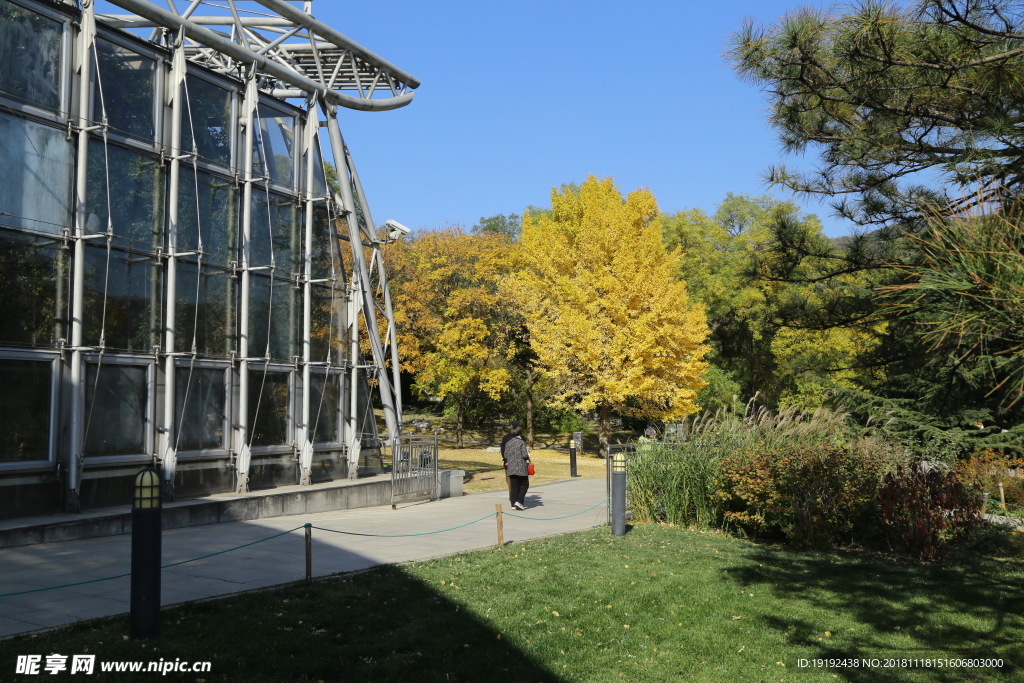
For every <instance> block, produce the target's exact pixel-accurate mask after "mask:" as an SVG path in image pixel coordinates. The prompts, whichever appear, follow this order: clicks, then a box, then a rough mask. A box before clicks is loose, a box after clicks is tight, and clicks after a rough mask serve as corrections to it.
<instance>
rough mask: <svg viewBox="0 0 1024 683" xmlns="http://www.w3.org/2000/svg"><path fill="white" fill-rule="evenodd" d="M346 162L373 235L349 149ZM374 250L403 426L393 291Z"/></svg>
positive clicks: (375, 247)
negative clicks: (392, 303) (392, 304)
mask: <svg viewBox="0 0 1024 683" xmlns="http://www.w3.org/2000/svg"><path fill="white" fill-rule="evenodd" d="M345 161H346V162H347V163H348V168H349V171H350V172H351V173H352V180H353V184H354V185H355V186H356V194H357V195H358V197H359V206H361V207H363V218H365V219H366V227H367V229H368V230H369V231H370V232H371V233H374V232H375V229H376V224H375V223H374V222H373V216H371V215H370V203H369V202H368V201H366V193H364V192H363V184H362V183H361V182H359V173H357V172H356V165H355V162H354V161H353V159H352V155H351V154H350V153H349V151H348V148H346V149H345ZM372 236H373V235H371V237H372ZM372 248H373V263H371V264H370V270H371V271H373V269H374V268H376V269H377V278H378V282H379V283H380V289H381V294H382V297H383V299H384V317H385V319H386V320H387V323H388V345H389V346H390V347H391V358H390V360H391V387H392V389H393V390H394V403H395V414H396V415H397V420H398V424H399V425H401V424H402V383H401V368H400V367H399V363H398V335H397V332H396V331H395V311H394V309H393V308H392V306H391V289H390V288H389V287H388V275H387V271H385V270H384V254H383V253H382V252H381V245H380V242H373V247H372ZM371 295H372V292H371Z"/></svg>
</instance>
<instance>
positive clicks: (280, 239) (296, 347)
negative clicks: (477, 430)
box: [0, 0, 374, 472]
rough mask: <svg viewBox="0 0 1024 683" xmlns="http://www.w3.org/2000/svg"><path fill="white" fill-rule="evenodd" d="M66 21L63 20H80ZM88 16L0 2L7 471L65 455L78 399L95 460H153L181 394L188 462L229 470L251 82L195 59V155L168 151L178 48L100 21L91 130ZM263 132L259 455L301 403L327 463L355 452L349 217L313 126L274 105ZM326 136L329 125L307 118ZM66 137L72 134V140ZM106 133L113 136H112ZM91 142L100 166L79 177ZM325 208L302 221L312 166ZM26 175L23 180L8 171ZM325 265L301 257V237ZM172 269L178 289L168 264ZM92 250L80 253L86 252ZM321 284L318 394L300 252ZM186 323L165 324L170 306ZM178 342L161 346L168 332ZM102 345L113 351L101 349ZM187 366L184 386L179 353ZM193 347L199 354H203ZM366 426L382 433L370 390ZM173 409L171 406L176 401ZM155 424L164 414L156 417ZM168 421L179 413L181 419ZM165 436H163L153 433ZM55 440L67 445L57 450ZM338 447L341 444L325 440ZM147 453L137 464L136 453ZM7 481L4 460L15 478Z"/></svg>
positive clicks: (0, 331) (255, 317)
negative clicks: (76, 388)
mask: <svg viewBox="0 0 1024 683" xmlns="http://www.w3.org/2000/svg"><path fill="white" fill-rule="evenodd" d="M64 12H67V13H68V14H67V15H65V14H64ZM78 20H79V17H78V14H77V10H74V9H73V8H72V9H62V8H61V7H60V6H58V5H53V4H45V6H44V5H42V4H40V5H36V4H34V3H33V2H31V0H24V1H23V2H22V1H21V0H18V1H17V2H16V1H15V0H0V168H2V169H4V173H3V177H2V181H0V382H5V383H6V385H7V386H16V387H17V388H18V391H17V392H15V393H12V392H8V393H9V394H10V395H8V396H7V398H6V399H5V398H3V397H0V403H3V405H2V406H0V408H2V409H0V465H3V466H4V467H7V466H17V467H20V466H21V465H20V464H19V463H32V462H35V463H39V462H43V463H45V462H46V461H51V462H53V463H54V464H56V460H57V459H60V460H62V461H67V460H68V457H69V456H68V454H67V453H66V452H62V451H61V449H64V450H67V443H68V438H67V436H66V435H67V433H68V430H69V429H70V428H71V427H70V425H71V417H70V416H71V407H72V404H73V403H74V402H76V401H81V403H80V405H81V406H82V411H83V413H82V414H83V421H84V424H83V429H82V432H80V433H79V434H80V437H81V438H82V441H83V449H84V454H85V458H86V467H89V468H98V467H107V466H116V465H117V463H119V462H121V463H126V462H135V461H137V460H139V459H140V458H145V457H149V456H152V455H153V454H154V453H155V452H156V450H157V443H158V439H157V427H158V426H160V425H162V423H163V420H164V417H163V410H162V408H160V406H162V405H163V403H162V401H163V399H164V398H165V397H166V394H164V393H163V392H165V391H169V390H170V389H173V399H172V400H171V404H172V405H173V408H174V410H173V420H174V425H173V432H174V439H175V442H174V446H176V448H177V451H178V452H181V453H186V454H188V455H187V456H186V457H190V458H194V459H200V458H225V457H227V453H228V452H229V451H230V449H232V448H233V447H234V446H235V444H233V443H232V433H233V429H234V425H235V424H237V423H238V422H240V420H239V417H240V416H239V415H237V414H235V413H234V412H233V411H237V406H238V405H239V403H240V401H239V399H240V397H239V396H238V394H237V392H238V386H239V382H238V368H239V364H238V361H237V358H236V357H235V354H236V353H237V351H238V348H239V347H238V334H239V327H240V325H239V322H240V320H239V315H240V310H241V303H242V302H241V300H240V297H241V284H240V282H241V278H240V277H239V273H240V270H239V260H240V254H239V246H240V245H239V242H240V234H241V221H242V218H243V213H244V211H243V209H244V208H245V207H243V206H242V196H243V193H242V184H241V183H240V181H239V180H238V179H239V177H241V176H242V175H244V173H243V171H244V169H242V168H241V167H240V165H241V159H242V158H243V157H244V155H242V154H240V150H239V138H240V128H239V126H238V115H239V112H240V110H241V98H242V93H243V91H244V87H243V85H242V84H241V83H239V82H237V81H234V80H232V78H231V77H229V76H218V75H216V74H211V73H209V72H206V71H204V70H202V69H201V68H197V67H194V66H189V73H188V74H187V76H186V80H185V87H184V88H183V89H182V95H183V100H182V103H181V118H180V122H179V123H180V125H181V147H182V149H181V150H170V149H169V147H168V145H167V143H168V138H167V136H168V135H169V132H170V129H171V124H170V113H171V109H170V106H169V105H168V102H167V101H166V100H167V97H166V95H167V93H166V92H165V91H166V87H165V86H166V84H167V83H168V81H169V78H170V71H169V70H170V64H171V59H170V54H168V53H165V52H163V51H162V50H161V49H160V48H158V47H155V46H152V45H147V44H146V43H144V41H137V40H134V39H133V38H132V37H131V36H128V35H127V34H119V33H118V32H116V31H113V30H110V29H108V28H105V27H104V26H102V25H100V26H99V34H98V36H97V39H96V43H95V50H90V51H89V56H88V63H87V66H88V68H86V69H83V70H82V71H83V72H84V74H85V77H86V78H87V79H89V92H90V95H89V100H88V102H87V106H86V108H85V110H84V111H83V112H82V114H83V115H84V116H85V118H86V119H88V120H89V121H90V122H91V124H92V125H96V126H103V127H102V128H99V129H96V130H91V131H88V132H86V133H79V132H77V130H76V129H74V128H73V127H71V128H69V116H70V117H72V120H71V121H70V123H74V124H76V125H77V117H78V116H79V112H78V111H77V105H75V107H76V111H74V112H71V111H69V109H70V107H69V103H71V102H73V101H74V100H75V99H76V98H73V97H72V93H75V94H76V95H77V88H78V84H77V82H76V81H77V79H78V77H79V76H78V74H77V71H75V70H74V69H73V65H74V62H75V61H76V60H75V59H74V57H76V56H77V54H78V53H77V52H76V51H80V46H78V45H76V43H77V41H78V40H79V39H80V34H79V32H78V31H77V30H75V28H74V24H75V22H77V21H78ZM263 99H264V101H261V102H260V103H259V105H258V107H257V113H256V116H257V121H256V125H255V126H254V132H255V136H254V137H255V142H254V149H253V168H252V171H253V173H254V174H255V175H256V176H257V177H258V178H259V180H258V181H257V182H256V183H255V184H254V185H253V187H252V193H251V197H252V199H251V205H250V206H249V207H248V209H249V211H250V217H251V222H250V233H251V236H252V248H251V263H250V265H251V267H253V268H254V269H255V270H252V271H251V272H250V276H249V280H250V289H249V294H248V297H249V301H248V309H249V320H248V321H246V322H247V327H248V330H249V335H250V342H249V356H250V357H258V358H262V357H265V358H266V360H265V362H259V361H250V362H249V395H248V397H247V399H248V408H247V411H248V414H247V415H246V416H245V418H246V419H247V424H248V425H249V426H250V431H251V435H252V443H251V445H252V446H253V447H257V448H261V449H263V450H261V451H260V453H263V454H265V455H266V454H279V453H284V452H287V450H288V449H289V448H290V447H291V446H292V445H293V440H294V438H295V434H296V422H297V420H299V419H301V415H302V411H301V408H302V403H301V401H302V400H308V401H309V416H310V425H309V426H310V430H311V434H312V438H313V441H314V442H316V443H317V444H321V446H323V449H322V450H323V451H330V450H332V448H334V445H336V444H337V443H338V442H340V441H341V440H342V438H341V437H342V429H343V424H344V420H343V418H344V416H345V414H346V413H347V411H348V402H347V399H345V394H346V392H345V390H344V387H345V383H346V377H347V372H348V371H347V369H346V365H347V354H348V352H349V351H348V350H349V343H348V339H347V338H346V332H345V330H346V319H345V318H346V288H345V282H346V278H347V276H348V274H347V273H345V272H344V268H343V265H342V258H341V254H340V252H339V245H338V236H337V227H336V225H335V223H336V219H337V214H336V212H335V210H334V209H331V208H329V206H328V203H327V202H326V201H324V199H325V198H327V197H328V196H329V195H331V194H332V191H331V189H330V184H329V183H328V176H327V173H326V171H325V167H324V163H323V159H322V157H321V154H320V150H319V145H318V144H316V145H314V146H313V147H312V148H311V149H307V150H306V151H305V152H303V151H302V147H303V146H304V143H303V140H304V139H305V137H304V135H305V134H304V133H303V126H304V125H305V122H304V120H303V115H302V114H301V113H300V112H299V111H298V110H296V109H294V108H290V107H289V106H288V105H287V104H285V103H282V102H277V101H273V100H272V99H271V98H269V97H264V98H263ZM312 125H314V126H315V125H317V122H315V121H314V122H312ZM69 131H70V132H69ZM104 132H105V133H106V135H104ZM79 135H85V136H86V137H85V139H84V140H83V144H84V145H85V149H84V152H85V163H84V165H83V167H81V168H78V167H77V163H78V149H79ZM191 152H194V153H195V156H194V157H187V158H183V159H181V160H180V162H179V166H178V168H179V170H178V194H177V197H176V202H177V206H176V210H177V216H178V220H177V233H176V235H177V236H176V242H175V244H173V245H172V244H170V243H169V241H168V220H169V211H170V207H169V203H170V201H171V199H172V197H171V196H170V188H169V181H170V168H171V163H172V162H171V161H170V157H171V156H174V155H176V154H182V153H184V154H189V153H191ZM309 154H312V155H314V158H313V165H314V168H315V173H314V177H313V179H312V187H311V188H310V190H311V192H312V194H313V196H315V197H317V198H318V199H317V201H316V203H315V209H314V210H313V212H312V223H311V224H310V225H308V226H307V204H306V187H305V186H306V184H307V182H309V180H308V179H307V177H306V159H308V156H307V155H309ZM9 170H13V172H8V171H9ZM78 176H81V182H82V183H83V187H84V191H85V195H84V197H83V199H84V205H83V206H82V207H81V208H82V214H81V215H82V217H83V221H84V224H83V225H81V226H80V228H81V231H82V233H83V234H84V235H85V236H86V238H87V239H86V240H85V241H84V243H80V242H76V239H77V236H76V230H75V227H76V226H75V225H74V222H75V209H76V201H77V195H76V180H79V179H78ZM307 229H309V230H311V231H312V243H313V246H312V252H311V253H310V254H308V255H307V254H306V253H305V245H306V239H305V235H306V230H307ZM172 246H173V251H174V254H175V256H174V263H175V274H176V278H175V279H174V283H175V284H174V288H173V291H169V283H170V282H171V280H170V278H168V263H169V262H170V261H171V259H169V258H168V253H169V250H170V249H171V248H172ZM76 251H79V252H80V253H81V254H82V258H81V259H76V257H75V256H74V254H75V253H76ZM307 256H308V257H309V258H310V260H311V264H312V267H311V278H312V279H313V280H314V283H313V284H311V285H310V286H309V290H311V294H310V301H309V302H308V303H309V306H310V311H311V321H310V323H311V331H310V343H311V346H310V354H311V358H312V362H313V364H314V367H313V368H312V371H311V380H310V386H308V387H303V386H302V385H301V377H302V374H303V373H302V369H301V364H299V363H296V359H301V358H302V354H303V326H304V301H303V296H304V291H306V285H305V283H304V281H303V279H304V277H305V259H306V257H307ZM76 269H79V270H80V272H81V273H82V275H83V290H82V292H81V296H82V328H81V330H82V344H83V345H84V346H85V347H90V348H89V349H87V350H85V351H81V353H82V354H83V356H84V357H83V361H84V370H83V374H82V377H81V391H80V395H76V396H71V392H70V391H68V390H67V387H66V386H65V387H64V390H62V391H61V390H56V389H55V387H62V386H63V385H62V384H61V382H64V381H65V380H64V379H63V378H64V377H66V373H68V372H69V371H70V370H69V369H70V367H71V366H70V360H69V359H70V358H71V356H72V353H69V352H67V351H66V350H65V352H64V353H63V354H61V353H59V352H58V351H59V349H61V348H62V347H66V346H67V345H68V344H70V338H71V333H72V330H71V322H70V318H71V307H72V302H73V301H75V295H76V292H74V291H72V283H73V282H74V277H73V275H74V273H75V272H76ZM169 303H173V308H174V315H173V319H171V320H168V319H167V317H166V313H167V311H168V304H169ZM168 325H171V326H173V331H174V348H173V349H166V348H163V345H164V344H165V342H166V332H167V326H168ZM101 350H102V353H101V352H100V351H101ZM168 352H173V353H176V354H181V356H180V357H178V358H176V359H175V363H176V365H175V366H174V368H173V374H174V377H173V378H167V377H164V376H163V374H164V373H165V372H166V371H167V368H166V367H165V363H164V359H165V358H166V356H165V355H164V354H166V353H168ZM193 352H194V356H193ZM360 386H361V387H363V389H361V390H360V413H361V415H360V420H359V422H360V426H361V431H364V432H367V433H369V432H373V431H374V430H373V426H372V411H370V409H369V404H368V402H367V401H366V400H365V396H364V395H363V394H364V393H365V381H363V382H360ZM168 398H169V397H168ZM158 409H159V410H160V412H159V415H160V417H159V419H158V418H157V415H158V412H157V411H158ZM167 418H168V419H171V418H172V415H171V414H168V415H167ZM157 423H159V425H158V424H157ZM55 435H62V436H61V437H60V438H59V439H58V440H57V441H56V442H55V441H54V439H55V438H57V437H56V436H55ZM328 444H330V445H332V446H331V447H328ZM131 458H135V460H131ZM2 471H3V468H2V467H0V472H2Z"/></svg>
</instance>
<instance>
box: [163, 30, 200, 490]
mask: <svg viewBox="0 0 1024 683" xmlns="http://www.w3.org/2000/svg"><path fill="white" fill-rule="evenodd" d="M184 80H185V48H184V45H183V41H182V40H181V37H180V36H179V39H178V41H177V42H176V43H175V47H174V58H173V61H172V66H171V85H170V100H171V168H170V178H169V180H168V198H167V306H166V309H165V310H166V315H165V319H164V353H166V354H167V355H166V356H164V415H163V425H162V426H161V429H160V449H159V451H158V452H159V453H160V454H161V459H162V465H163V476H164V484H163V485H164V490H165V491H167V493H168V494H169V495H170V496H171V499H172V500H173V499H174V473H175V470H176V467H177V464H178V454H177V452H176V450H175V442H176V439H175V425H174V412H175V408H176V405H175V400H174V390H175V388H176V387H175V376H174V375H175V370H174V359H175V356H174V333H175V329H174V326H175V315H176V308H177V283H178V259H177V252H178V189H179V176H180V174H181V157H182V154H181V85H182V82H183V81H184ZM190 125H191V124H190ZM193 161H194V160H193ZM196 192H199V186H198V185H197V186H196ZM197 275H198V274H197ZM196 305H197V306H198V305H199V302H198V301H196Z"/></svg>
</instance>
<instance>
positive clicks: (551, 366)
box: [506, 176, 708, 446]
mask: <svg viewBox="0 0 1024 683" xmlns="http://www.w3.org/2000/svg"><path fill="white" fill-rule="evenodd" d="M521 249H522V258H523V263H524V265H523V267H522V269H521V270H520V271H519V272H518V273H517V274H516V275H514V276H512V277H510V278H509V279H508V280H507V282H506V286H507V289H508V292H509V294H510V296H511V297H513V298H514V299H515V300H516V301H517V302H518V303H519V305H520V307H521V311H522V313H523V315H524V317H525V318H526V320H527V325H528V327H529V331H530V344H531V345H532V346H533V348H534V350H535V352H536V353H537V356H538V358H539V363H540V366H541V367H542V368H543V370H544V372H545V373H546V374H547V375H548V376H549V377H550V378H551V379H553V380H554V381H555V382H556V383H557V386H558V387H559V388H560V391H559V393H558V396H557V400H558V402H559V403H561V404H562V405H565V406H567V407H572V408H575V409H578V410H581V411H586V412H589V411H592V410H597V411H598V412H599V414H600V419H601V444H602V446H604V445H606V444H607V443H608V439H609V434H610V431H611V414H612V412H613V411H614V412H617V413H619V414H622V415H632V416H636V417H645V418H648V419H650V418H659V419H665V420H672V419H678V418H681V417H683V416H685V415H687V414H690V413H693V412H695V411H696V410H698V406H697V404H696V402H695V399H696V397H697V393H698V392H699V391H700V389H701V388H702V387H703V386H704V382H703V381H702V379H701V376H702V375H703V374H704V371H705V370H706V368H707V362H706V361H705V360H704V356H705V354H706V353H707V352H708V346H707V345H706V344H705V339H706V338H707V335H708V329H707V321H706V319H705V315H704V311H703V309H702V308H701V307H700V306H696V305H693V304H691V302H690V300H689V297H688V296H687V291H686V283H685V282H683V281H682V280H680V279H679V277H678V275H677V273H678V272H679V260H680V258H681V253H680V252H678V251H675V252H671V253H670V252H668V251H667V250H666V248H665V246H664V242H663V239H662V230H661V224H660V222H659V221H658V205H657V202H656V201H655V199H654V196H653V195H652V194H651V192H650V191H649V190H647V189H640V190H636V191H635V192H632V193H630V194H629V195H628V196H627V197H626V198H625V200H624V199H623V198H622V195H621V194H620V193H619V190H618V188H616V186H615V184H614V182H613V181H612V179H611V178H605V179H603V180H598V179H597V178H596V177H594V176H590V177H588V178H587V180H586V181H585V182H584V183H583V184H582V185H580V186H578V187H574V186H566V187H564V188H563V189H562V190H561V191H559V190H553V191H552V193H551V211H550V212H544V213H543V214H539V215H536V216H531V215H529V214H528V215H526V216H525V217H524V218H523V231H522V241H521Z"/></svg>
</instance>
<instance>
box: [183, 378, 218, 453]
mask: <svg viewBox="0 0 1024 683" xmlns="http://www.w3.org/2000/svg"><path fill="white" fill-rule="evenodd" d="M174 398H175V403H176V406H177V407H176V409H175V412H174V416H175V417H174V420H175V423H174V424H175V429H176V432H175V434H176V437H175V438H176V439H177V443H178V450H180V451H199V450H204V449H209V448H224V420H225V412H224V370H220V369H212V368H192V369H191V377H190V372H189V368H177V370H176V372H175V376H174ZM186 401H187V402H186ZM183 415H184V417H182V416H183Z"/></svg>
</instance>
